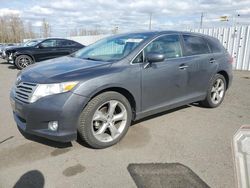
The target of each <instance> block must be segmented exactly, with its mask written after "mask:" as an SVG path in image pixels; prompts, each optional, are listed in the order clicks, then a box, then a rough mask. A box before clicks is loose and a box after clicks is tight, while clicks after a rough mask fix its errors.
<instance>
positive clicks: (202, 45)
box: [183, 35, 210, 55]
mask: <svg viewBox="0 0 250 188" xmlns="http://www.w3.org/2000/svg"><path fill="white" fill-rule="evenodd" d="M183 41H184V52H185V53H184V54H185V55H199V54H207V53H210V49H209V47H208V44H207V42H206V40H204V39H203V37H199V36H192V35H183Z"/></svg>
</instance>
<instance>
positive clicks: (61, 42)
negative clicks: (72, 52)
mask: <svg viewBox="0 0 250 188" xmlns="http://www.w3.org/2000/svg"><path fill="white" fill-rule="evenodd" d="M57 45H58V46H59V47H72V46H78V44H77V43H76V42H74V41H71V40H58V42H57Z"/></svg>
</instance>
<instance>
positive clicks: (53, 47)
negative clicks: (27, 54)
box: [34, 39, 59, 61]
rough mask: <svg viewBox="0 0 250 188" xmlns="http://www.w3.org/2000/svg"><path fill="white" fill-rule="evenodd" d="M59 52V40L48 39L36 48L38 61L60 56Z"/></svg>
mask: <svg viewBox="0 0 250 188" xmlns="http://www.w3.org/2000/svg"><path fill="white" fill-rule="evenodd" d="M58 55H59V52H58V48H57V40H55V39H47V40H45V41H43V42H41V43H40V44H39V45H38V46H37V47H35V49H34V57H35V59H36V61H44V60H47V59H52V58H56V57H58Z"/></svg>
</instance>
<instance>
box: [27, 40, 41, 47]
mask: <svg viewBox="0 0 250 188" xmlns="http://www.w3.org/2000/svg"><path fill="white" fill-rule="evenodd" d="M39 42H41V40H30V41H28V42H26V43H24V45H23V46H35V45H37V44H38V43H39Z"/></svg>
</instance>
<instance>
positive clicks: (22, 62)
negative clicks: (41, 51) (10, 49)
mask: <svg viewBox="0 0 250 188" xmlns="http://www.w3.org/2000/svg"><path fill="white" fill-rule="evenodd" d="M32 63H33V60H32V58H31V57H30V56H28V55H20V56H18V57H17V58H16V59H15V63H14V64H15V65H16V67H17V68H18V69H20V70H21V69H24V68H25V67H27V66H29V65H30V64H32Z"/></svg>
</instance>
